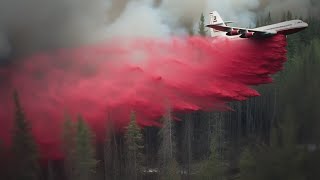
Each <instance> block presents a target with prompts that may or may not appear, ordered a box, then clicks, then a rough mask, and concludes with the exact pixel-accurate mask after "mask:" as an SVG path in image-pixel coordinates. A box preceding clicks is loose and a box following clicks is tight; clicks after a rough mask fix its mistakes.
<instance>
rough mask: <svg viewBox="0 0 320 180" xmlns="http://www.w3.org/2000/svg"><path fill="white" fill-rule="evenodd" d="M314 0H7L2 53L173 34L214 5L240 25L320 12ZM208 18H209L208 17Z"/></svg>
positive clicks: (1, 22) (0, 27) (1, 7)
mask: <svg viewBox="0 0 320 180" xmlns="http://www.w3.org/2000/svg"><path fill="white" fill-rule="evenodd" d="M318 9H319V2H318V1H315V0H306V1H299V0H282V1H278V0H244V1H238V0H227V1H218V0H197V1H194V0H185V1H181V0H92V1H90V2H89V1H86V0H68V1H65V0H55V1H42V0H28V1H19V0H2V1H1V3H0V11H1V17H0V59H2V60H1V61H3V60H4V59H7V60H8V59H12V58H11V57H12V56H13V57H17V56H18V57H21V56H24V55H27V54H29V55H30V54H32V53H35V52H40V51H44V50H50V49H56V48H62V47H76V46H79V45H83V44H90V43H97V42H101V41H104V40H106V39H108V38H110V37H114V36H120V37H122V36H126V37H131V38H132V37H140V36H145V37H168V36H170V35H186V34H187V32H190V30H191V29H193V30H194V31H196V26H197V25H198V21H199V17H200V14H201V13H204V14H205V15H206V17H207V15H208V13H209V12H210V11H212V10H217V11H219V12H220V14H221V15H222V17H223V18H224V19H226V20H234V21H236V22H237V23H238V25H241V26H245V27H248V26H254V25H255V22H256V20H255V19H256V14H259V13H266V12H269V11H272V12H273V15H274V16H277V14H279V13H281V12H282V11H283V10H292V11H293V12H294V14H296V15H298V16H300V15H303V16H307V15H310V14H312V13H317V12H318V11H317V10H318ZM207 22H208V19H207Z"/></svg>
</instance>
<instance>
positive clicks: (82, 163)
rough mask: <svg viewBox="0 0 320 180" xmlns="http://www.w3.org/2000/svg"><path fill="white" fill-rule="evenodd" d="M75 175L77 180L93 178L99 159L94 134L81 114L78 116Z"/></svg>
mask: <svg viewBox="0 0 320 180" xmlns="http://www.w3.org/2000/svg"><path fill="white" fill-rule="evenodd" d="M75 150H76V151H75V155H76V156H75V159H76V160H75V176H76V179H77V180H91V179H92V178H93V174H94V173H95V168H96V165H97V161H96V159H95V150H94V147H93V135H92V133H91V131H90V129H89V127H88V126H87V124H86V123H85V122H84V120H83V118H82V117H81V116H79V117H78V122H77V132H76V148H75Z"/></svg>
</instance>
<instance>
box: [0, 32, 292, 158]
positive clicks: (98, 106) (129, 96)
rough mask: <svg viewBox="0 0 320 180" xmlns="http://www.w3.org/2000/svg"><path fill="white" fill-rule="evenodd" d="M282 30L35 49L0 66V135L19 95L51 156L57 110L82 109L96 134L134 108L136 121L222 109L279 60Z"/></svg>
mask: <svg viewBox="0 0 320 180" xmlns="http://www.w3.org/2000/svg"><path fill="white" fill-rule="evenodd" d="M285 46H286V40H285V37H284V36H281V35H279V36H275V37H272V38H268V39H260V40H253V39H239V40H228V39H225V38H219V39H214V40H213V39H205V38H200V37H190V38H186V39H182V38H173V39H172V38H171V39H162V40H159V39H136V40H127V39H121V40H119V39H117V40H113V41H109V42H106V43H103V44H99V45H94V46H89V47H82V48H76V49H61V50H56V51H54V52H49V53H38V54H34V55H33V56H30V57H27V58H24V59H20V60H17V61H15V63H14V64H12V65H10V66H9V67H8V66H6V67H1V68H0V92H1V93H0V99H1V101H0V123H1V131H0V137H1V138H2V139H5V140H7V141H8V140H9V139H10V137H11V132H12V125H13V118H14V116H13V115H14V111H13V103H12V102H13V98H12V94H13V91H14V89H16V90H18V92H19V94H20V99H21V103H22V105H23V108H24V110H25V113H26V117H27V119H28V120H29V121H30V122H31V123H32V128H33V131H34V135H35V137H36V140H37V142H38V143H39V144H40V149H41V152H42V154H43V155H44V156H49V157H55V156H56V155H57V152H58V150H59V146H60V143H59V142H60V140H61V139H60V137H61V126H62V123H63V122H64V113H65V112H68V113H69V114H71V115H72V116H73V117H74V118H75V117H76V115H77V114H81V115H82V116H83V117H84V118H85V119H86V121H87V122H88V123H89V125H90V126H91V127H92V128H93V129H94V130H95V131H96V133H97V134H98V137H102V136H101V135H103V134H104V129H105V127H106V124H107V123H106V122H107V121H109V120H110V119H112V120H113V121H114V122H116V126H117V127H119V128H121V127H124V126H126V125H127V123H128V121H129V117H130V111H135V112H136V116H137V120H138V122H139V124H140V125H143V126H151V125H157V124H158V122H157V121H158V119H159V117H161V115H162V114H164V112H165V109H166V108H167V106H168V105H170V107H171V108H172V109H173V111H175V112H189V111H196V110H228V107H227V106H226V104H225V103H226V102H229V101H242V100H246V99H248V98H250V97H253V96H258V95H259V93H258V92H257V91H255V90H254V89H252V88H251V86H253V85H259V84H265V83H271V82H272V79H271V77H270V75H272V74H274V73H276V72H278V71H279V70H281V69H282V67H283V63H284V62H285V61H286V50H285Z"/></svg>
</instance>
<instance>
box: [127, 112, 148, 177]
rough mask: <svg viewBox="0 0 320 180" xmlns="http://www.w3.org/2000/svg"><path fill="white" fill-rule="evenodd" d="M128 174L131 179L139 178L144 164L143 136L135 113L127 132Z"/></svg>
mask: <svg viewBox="0 0 320 180" xmlns="http://www.w3.org/2000/svg"><path fill="white" fill-rule="evenodd" d="M125 147H126V165H127V176H128V178H129V177H130V179H133V180H136V179H139V173H140V171H141V168H142V165H143V160H144V157H143V153H142V152H143V148H144V146H143V136H142V133H141V130H140V128H139V126H138V125H137V122H136V116H135V113H134V112H132V113H131V117H130V123H129V125H128V127H127V132H126V134H125Z"/></svg>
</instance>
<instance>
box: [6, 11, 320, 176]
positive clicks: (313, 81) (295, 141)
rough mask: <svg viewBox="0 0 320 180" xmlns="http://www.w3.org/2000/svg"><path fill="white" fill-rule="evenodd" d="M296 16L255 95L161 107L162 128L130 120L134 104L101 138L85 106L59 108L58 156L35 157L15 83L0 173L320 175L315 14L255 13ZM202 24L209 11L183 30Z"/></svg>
mask: <svg viewBox="0 0 320 180" xmlns="http://www.w3.org/2000/svg"><path fill="white" fill-rule="evenodd" d="M296 18H297V19H301V20H303V21H305V22H307V23H308V24H309V27H308V28H307V29H305V30H304V31H301V32H299V33H296V34H293V35H289V36H288V37H287V46H286V49H287V62H285V67H284V69H283V70H282V71H280V72H278V73H276V74H275V75H273V76H272V78H273V80H274V81H273V82H272V83H269V84H265V85H259V86H256V87H254V89H256V90H257V91H258V92H259V93H260V94H261V95H260V96H257V97H253V98H249V99H248V100H244V101H232V102H230V103H228V105H229V107H230V108H231V110H227V111H218V110H213V111H205V110H200V111H192V112H174V111H172V109H171V108H170V106H168V107H167V109H166V113H165V114H163V116H162V118H160V119H159V122H160V123H159V125H141V124H139V123H137V122H138V116H137V115H136V113H135V111H134V110H132V111H131V114H128V116H127V117H129V118H128V119H127V121H126V122H128V123H126V124H125V127H124V128H119V126H117V125H116V122H114V121H112V116H111V117H108V114H107V113H106V117H105V119H108V118H109V120H108V124H107V125H106V127H107V128H105V133H104V136H103V138H101V135H97V134H96V132H95V130H94V129H93V128H92V127H91V126H90V124H88V123H87V122H88V121H87V119H86V117H85V116H83V115H82V113H85V112H79V114H78V115H77V116H73V115H71V114H69V112H68V111H67V110H66V111H65V112H64V114H65V116H64V119H63V123H62V124H61V128H60V129H61V130H60V131H59V132H60V135H59V138H60V139H61V143H59V147H55V148H59V149H60V150H61V153H62V155H61V156H60V155H59V156H57V157H55V156H51V157H49V158H43V157H42V155H43V153H42V152H40V150H39V148H38V144H37V142H36V140H35V138H34V136H33V133H32V132H33V127H34V126H33V124H32V122H33V121H30V117H28V113H25V108H26V106H24V102H23V98H21V94H20V93H19V92H20V89H18V88H17V89H15V91H14V92H12V94H11V97H10V98H11V101H12V106H13V107H12V112H10V113H12V117H14V118H13V119H12V124H13V128H12V129H11V130H10V132H11V134H10V142H11V143H9V145H8V144H7V143H4V142H5V140H2V139H0V162H1V163H0V179H1V180H127V179H128V180H286V179H288V180H316V179H320V171H319V166H320V109H319V107H320V93H319V92H320V33H319V32H320V21H319V17H313V16H310V17H297V16H296V15H295V13H294V12H291V11H284V12H283V14H282V16H281V18H276V17H273V14H272V12H271V13H269V14H267V15H266V16H259V18H258V20H257V22H256V26H257V27H259V26H263V25H267V24H273V23H277V22H281V21H286V20H291V19H296ZM207 21H208V20H207V17H206V15H203V14H202V15H201V17H198V22H199V23H198V24H197V28H194V29H190V32H189V33H190V36H209V29H208V28H206V27H205V25H206V24H207ZM0 81H1V79H0ZM0 85H1V83H0ZM194 86H201V84H194ZM108 98H109V99H112V97H108ZM88 106H90V105H88ZM88 108H91V107H88ZM0 112H1V111H0ZM111 114H112V112H111ZM1 126H2V125H1ZM98 136H99V138H97V137H98ZM0 138H1V136H0Z"/></svg>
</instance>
